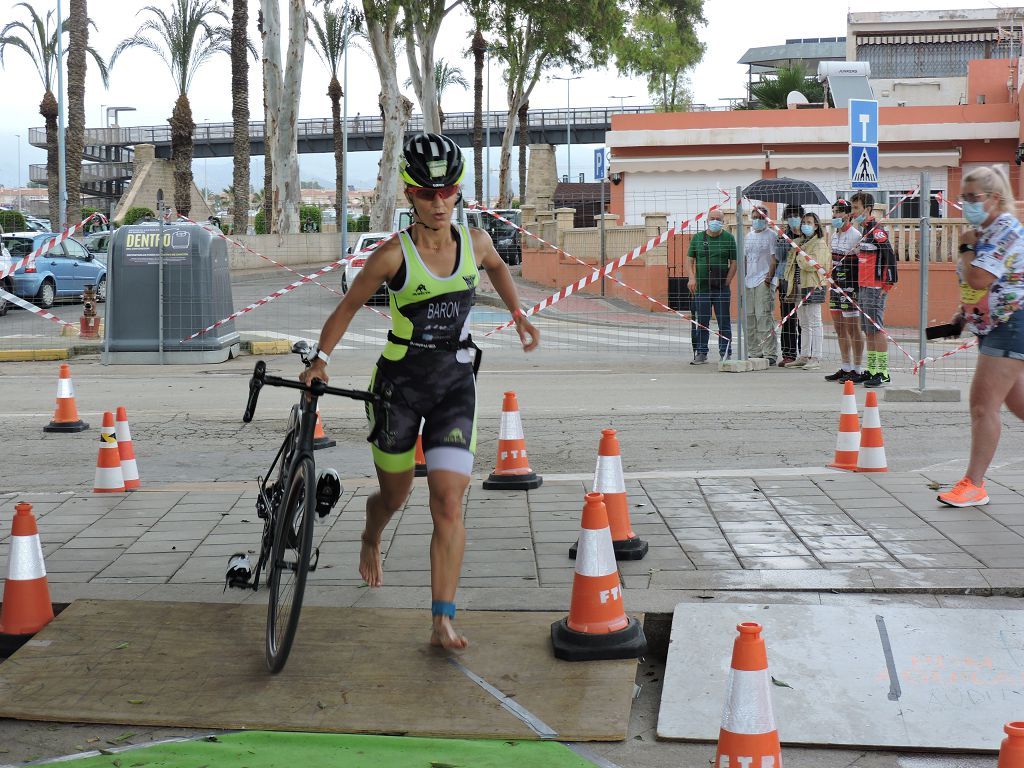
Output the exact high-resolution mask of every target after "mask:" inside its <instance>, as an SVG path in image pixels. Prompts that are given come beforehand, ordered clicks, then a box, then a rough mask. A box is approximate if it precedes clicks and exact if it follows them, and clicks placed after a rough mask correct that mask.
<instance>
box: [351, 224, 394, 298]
mask: <svg viewBox="0 0 1024 768" xmlns="http://www.w3.org/2000/svg"><path fill="white" fill-rule="evenodd" d="M353 234H354V233H353ZM390 235H391V233H390V232H363V233H361V234H360V235H359V239H358V240H356V244H355V245H354V246H352V245H350V246H349V247H348V253H349V256H351V257H352V258H351V259H349V262H348V264H346V265H345V271H344V272H342V273H341V290H342V291H344V292H345V293H348V287H349V286H350V285H352V281H353V280H355V279H356V275H358V274H359V271H360V270H361V269H362V268H363V267H364V266H366V258H367V256H369V254H368V253H363V251H365V250H366V249H367V248H369V247H370V246H371V245H373V244H374V243H379V242H380V241H381V240H384V239H385V238H387V237H389V236H390ZM387 297H388V287H387V285H385V284H384V283H381V284H380V288H378V289H377V292H376V293H375V294H373V296H371V297H370V301H371V302H372V301H374V300H375V299H384V300H387Z"/></svg>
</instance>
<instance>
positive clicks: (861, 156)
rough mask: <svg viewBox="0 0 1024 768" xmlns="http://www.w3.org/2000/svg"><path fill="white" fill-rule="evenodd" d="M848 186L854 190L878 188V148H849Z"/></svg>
mask: <svg viewBox="0 0 1024 768" xmlns="http://www.w3.org/2000/svg"><path fill="white" fill-rule="evenodd" d="M850 186H851V187H853V188H854V189H877V188H878V147H869V146H856V145H855V146H852V147H850Z"/></svg>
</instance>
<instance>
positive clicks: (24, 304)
mask: <svg viewBox="0 0 1024 768" xmlns="http://www.w3.org/2000/svg"><path fill="white" fill-rule="evenodd" d="M0 298H4V299H7V300H8V301H9V302H11V304H17V305H18V306H19V307H21V308H22V309H27V310H28V311H29V312H31V313H32V314H34V315H38V316H39V317H41V318H43V319H44V320H52V321H53V322H55V323H57V324H59V325H66V326H67V327H69V328H74V327H75V324H74V323H69V322H67V321H65V320H61V319H60V318H59V317H57V316H56V315H51V314H50V313H49V312H47V311H46V310H45V309H40V308H39V307H37V306H36V305H35V304H33V303H32V302H30V301H25V300H24V299H23V298H21V297H20V296H15V295H14V294H13V293H8V292H7V291H5V290H3V289H2V288H0Z"/></svg>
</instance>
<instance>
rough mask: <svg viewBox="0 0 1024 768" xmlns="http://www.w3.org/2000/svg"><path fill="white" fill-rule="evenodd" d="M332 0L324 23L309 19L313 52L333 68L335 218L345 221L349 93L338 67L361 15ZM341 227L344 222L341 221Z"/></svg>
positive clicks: (330, 95) (329, 92)
mask: <svg viewBox="0 0 1024 768" xmlns="http://www.w3.org/2000/svg"><path fill="white" fill-rule="evenodd" d="M331 2H332V0H325V2H324V18H323V21H322V22H321V20H320V19H318V18H317V17H316V16H314V15H313V14H312V13H309V14H307V15H308V16H309V22H310V24H311V25H312V27H313V34H314V36H315V37H314V38H313V40H312V43H313V52H314V53H316V55H317V56H319V57H320V58H321V60H323V62H324V64H326V65H327V68H328V69H329V70H330V71H331V82H330V83H329V84H328V86H327V96H328V98H330V100H331V118H332V121H333V124H334V175H335V189H336V190H337V194H336V195H335V199H334V211H335V213H336V214H337V219H335V221H338V222H341V215H342V214H341V201H342V195H344V194H346V193H347V190H346V189H345V181H344V176H345V174H344V170H345V149H346V147H345V144H344V141H343V140H342V131H341V98H342V96H344V95H345V94H344V93H343V92H342V90H341V84H340V83H339V82H338V68H339V67H340V66H341V60H342V58H343V57H344V55H345V48H346V47H348V44H349V42H350V41H351V40H352V37H353V35H354V34H355V32H356V30H357V28H358V26H359V23H360V16H359V14H358V13H357V12H356V10H355V9H353V8H351V7H349V6H348V4H347V3H346V4H345V5H344V6H343V7H341V8H338V9H337V10H335V9H334V8H332V7H331ZM338 226H339V227H340V226H341V224H340V223H339V225H338Z"/></svg>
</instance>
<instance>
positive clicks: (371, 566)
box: [301, 133, 540, 649]
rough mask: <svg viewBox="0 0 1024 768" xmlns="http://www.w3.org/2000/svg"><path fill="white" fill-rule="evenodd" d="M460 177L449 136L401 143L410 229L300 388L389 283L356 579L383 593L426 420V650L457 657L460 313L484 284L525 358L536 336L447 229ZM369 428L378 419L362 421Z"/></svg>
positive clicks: (386, 254) (464, 478)
mask: <svg viewBox="0 0 1024 768" xmlns="http://www.w3.org/2000/svg"><path fill="white" fill-rule="evenodd" d="M464 171H465V164H464V161H463V158H462V152H461V151H460V150H459V147H458V146H457V145H456V144H455V142H454V141H452V140H451V139H450V138H448V137H447V136H442V135H439V134H433V133H420V134H417V135H415V136H413V137H412V138H411V139H409V140H408V141H407V142H406V144H405V148H404V151H403V156H402V158H401V161H400V172H401V177H402V181H403V182H404V183H405V185H406V186H405V194H406V197H407V198H408V200H409V204H410V206H411V207H412V208H413V210H414V211H415V219H414V223H413V224H412V225H411V226H410V227H409V228H408V229H406V230H403V231H402V232H401V233H399V235H398V237H396V238H394V239H392V240H389V241H387V242H386V243H384V244H383V245H381V246H380V247H379V248H377V249H376V250H375V251H374V252H373V253H372V254H371V255H370V256H369V258H368V259H367V261H366V266H365V267H363V269H362V270H361V271H360V272H359V274H358V275H357V276H356V278H355V279H354V280H353V281H352V285H351V286H350V287H349V290H348V292H347V293H346V294H345V297H344V298H343V299H342V300H341V302H340V303H339V304H338V306H337V308H336V309H335V310H334V312H332V313H331V316H330V317H329V318H327V322H326V323H324V327H323V330H322V331H321V332H320V340H319V343H318V347H317V349H318V357H317V359H315V360H314V361H313V365H312V366H311V367H310V368H309V369H307V370H306V371H305V372H304V373H303V375H302V377H301V378H302V379H303V380H304V381H309V380H311V379H313V378H318V379H321V380H323V381H327V378H328V377H327V364H328V363H329V361H330V355H331V352H332V351H333V350H334V348H335V347H336V346H337V344H338V343H339V342H340V341H341V339H342V337H343V336H344V334H345V331H346V330H347V329H348V327H349V324H350V323H351V322H352V318H353V316H355V314H356V312H357V311H358V310H359V308H360V307H362V305H363V303H364V302H365V301H366V300H368V299H369V298H370V297H371V296H372V295H373V294H374V293H375V292H376V290H377V288H378V286H379V285H380V284H381V283H382V282H385V283H387V286H388V289H389V294H390V301H391V322H392V328H391V332H390V333H388V343H387V345H386V346H385V347H384V351H383V353H382V354H381V357H380V359H379V360H378V362H377V366H376V368H375V370H374V372H373V378H372V379H371V383H370V388H371V389H372V390H374V391H376V392H380V393H382V394H384V395H385V396H386V397H387V398H388V399H389V400H390V403H391V407H390V411H389V412H388V413H387V414H386V415H383V414H382V415H381V416H380V417H381V418H385V419H386V423H385V424H384V427H383V429H382V430H381V432H380V435H379V436H378V438H377V439H376V441H375V442H374V444H373V461H374V464H375V465H376V469H377V478H378V480H379V481H380V490H379V491H377V492H376V493H373V494H371V495H370V497H369V498H368V499H367V501H366V527H365V529H364V530H363V533H362V548H361V551H360V554H359V574H360V575H361V576H362V577H363V579H364V580H365V581H366V583H367V584H368V585H369V586H371V587H379V586H380V585H381V584H382V583H383V570H382V567H381V553H380V539H381V534H382V533H383V531H384V528H385V527H386V526H387V524H388V521H389V520H390V519H391V516H392V515H393V514H394V513H395V512H396V511H397V510H398V509H400V508H401V507H402V505H403V504H404V503H405V501H406V499H407V498H408V497H409V492H410V491H411V490H412V482H413V471H414V464H415V449H416V438H417V435H418V434H419V430H420V423H421V421H422V422H423V449H424V454H425V456H426V461H427V486H428V488H429V491H430V515H431V517H432V519H433V523H434V532H433V536H432V537H431V540H430V582H431V596H432V604H431V614H432V620H433V633H432V634H431V637H430V642H431V644H433V645H438V646H442V647H444V648H455V649H459V648H465V647H466V646H467V645H468V641H467V640H466V638H465V637H463V636H462V635H461V634H459V633H458V632H457V631H456V630H455V629H454V627H453V626H452V619H453V618H454V616H455V591H456V589H457V588H458V583H459V573H460V571H461V569H462V555H463V550H464V548H465V543H466V529H465V527H464V526H463V522H462V501H463V498H464V497H465V495H466V488H467V487H468V486H469V479H470V475H471V474H472V472H473V456H474V454H475V452H476V375H475V369H476V367H477V355H478V354H479V350H478V349H476V347H475V346H474V345H473V342H472V339H471V338H470V336H469V312H470V308H471V306H472V303H473V296H474V293H475V292H476V287H477V284H478V282H479V279H480V274H479V271H478V270H479V268H481V267H482V268H483V269H485V270H486V271H487V276H488V277H489V278H490V280H491V283H492V284H493V285H494V288H495V290H496V291H497V292H498V295H499V296H501V298H502V300H503V301H504V302H505V304H506V306H508V308H509V311H510V312H512V317H513V319H514V320H515V329H516V332H517V333H518V334H519V338H520V341H521V342H522V346H523V350H524V351H526V352H529V351H530V350H532V349H534V348H535V347H536V346H537V344H538V342H539V340H540V335H539V333H538V332H537V329H536V328H534V326H533V325H532V324H531V323H530V321H529V320H528V319H527V318H526V316H525V315H524V314H523V313H522V312H521V311H520V309H519V296H518V293H517V292H516V287H515V283H513V281H512V277H511V275H510V274H509V272H508V267H506V266H505V262H504V261H502V259H501V257H500V256H498V253H497V251H495V250H494V246H493V245H492V243H491V239H490V237H489V236H488V235H487V234H486V233H485V232H484V231H483V230H479V229H470V228H469V227H466V226H463V225H453V224H452V210H453V209H454V207H455V205H456V203H457V201H458V199H459V196H460V189H461V188H460V184H461V182H462V177H463V174H464ZM368 415H369V418H370V419H371V422H372V421H374V420H375V419H376V418H377V414H374V413H369V414H368Z"/></svg>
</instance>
